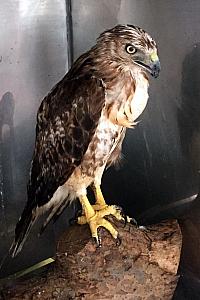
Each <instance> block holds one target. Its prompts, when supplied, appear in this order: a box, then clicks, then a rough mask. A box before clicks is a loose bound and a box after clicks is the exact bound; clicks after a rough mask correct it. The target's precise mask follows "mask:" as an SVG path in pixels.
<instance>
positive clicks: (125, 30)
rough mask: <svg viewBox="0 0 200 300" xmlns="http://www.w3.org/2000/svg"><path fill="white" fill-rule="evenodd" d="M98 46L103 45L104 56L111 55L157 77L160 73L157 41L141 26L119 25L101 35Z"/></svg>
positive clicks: (127, 64)
mask: <svg viewBox="0 0 200 300" xmlns="http://www.w3.org/2000/svg"><path fill="white" fill-rule="evenodd" d="M98 46H101V49H102V51H101V52H102V56H105V57H106V56H109V57H110V59H111V60H112V59H113V60H114V61H118V62H119V63H121V64H122V65H123V66H127V67H129V68H131V67H132V68H133V69H134V68H136V69H138V68H139V69H140V70H141V69H142V70H144V71H145V72H148V73H150V74H151V75H152V76H153V77H155V78H156V77H158V75H159V72H160V62H159V58H158V55H157V46H156V43H155V41H154V40H153V39H152V37H151V36H150V35H149V34H148V33H146V32H145V31H144V30H143V29H141V28H140V27H137V26H133V25H117V26H115V27H114V28H112V29H110V30H106V31H105V32H103V33H102V34H101V35H100V36H99V38H98V40H97V47H98Z"/></svg>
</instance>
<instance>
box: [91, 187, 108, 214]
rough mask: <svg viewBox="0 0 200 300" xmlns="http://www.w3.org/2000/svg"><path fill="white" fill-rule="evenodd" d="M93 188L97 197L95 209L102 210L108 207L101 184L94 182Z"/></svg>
mask: <svg viewBox="0 0 200 300" xmlns="http://www.w3.org/2000/svg"><path fill="white" fill-rule="evenodd" d="M91 188H92V190H93V192H94V195H95V199H96V202H95V204H94V205H93V208H94V210H101V209H103V208H105V207H107V206H108V205H107V204H106V202H105V200H104V196H103V194H102V191H101V188H100V185H96V184H93V185H92V186H91Z"/></svg>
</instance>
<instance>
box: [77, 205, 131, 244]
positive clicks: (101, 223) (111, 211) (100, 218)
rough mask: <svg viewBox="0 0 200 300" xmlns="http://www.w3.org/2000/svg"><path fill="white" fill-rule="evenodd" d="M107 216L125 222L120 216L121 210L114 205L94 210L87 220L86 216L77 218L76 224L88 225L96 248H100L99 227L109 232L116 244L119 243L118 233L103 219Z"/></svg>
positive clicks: (121, 215)
mask: <svg viewBox="0 0 200 300" xmlns="http://www.w3.org/2000/svg"><path fill="white" fill-rule="evenodd" d="M93 207H94V206H93ZM108 215H112V216H114V217H115V218H116V219H117V220H119V221H124V222H125V217H124V216H123V214H122V210H121V208H119V207H118V206H115V205H106V206H105V207H104V208H102V207H101V209H100V210H96V209H95V212H94V215H93V216H92V217H90V218H88V219H87V218H86V216H81V217H78V224H80V225H83V224H86V223H88V224H89V226H90V230H91V233H92V237H93V238H94V239H95V240H96V242H97V245H98V246H101V240H100V238H99V236H98V228H99V227H104V228H106V229H107V230H108V231H109V232H110V234H111V235H112V237H113V238H114V239H116V240H117V242H118V243H119V242H120V239H119V234H118V231H117V230H116V229H115V228H114V226H113V225H112V224H111V222H109V221H108V220H106V219H105V218H104V217H105V216H108Z"/></svg>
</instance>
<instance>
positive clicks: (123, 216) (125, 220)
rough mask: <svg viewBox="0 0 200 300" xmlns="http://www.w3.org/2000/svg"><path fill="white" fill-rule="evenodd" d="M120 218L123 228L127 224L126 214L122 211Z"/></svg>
mask: <svg viewBox="0 0 200 300" xmlns="http://www.w3.org/2000/svg"><path fill="white" fill-rule="evenodd" d="M122 218H123V219H124V226H123V227H124V228H125V227H126V224H127V215H126V214H125V213H124V212H123V211H122Z"/></svg>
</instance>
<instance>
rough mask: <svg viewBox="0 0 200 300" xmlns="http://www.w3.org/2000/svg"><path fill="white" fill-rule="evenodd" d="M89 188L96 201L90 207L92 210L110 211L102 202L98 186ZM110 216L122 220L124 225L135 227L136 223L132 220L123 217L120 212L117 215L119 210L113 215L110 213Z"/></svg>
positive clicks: (102, 197) (103, 201) (102, 198)
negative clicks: (128, 224)
mask: <svg viewBox="0 0 200 300" xmlns="http://www.w3.org/2000/svg"><path fill="white" fill-rule="evenodd" d="M91 187H92V190H93V192H94V195H95V199H96V202H95V204H94V205H93V206H92V207H93V208H94V210H95V211H96V210H102V209H105V208H107V210H108V212H109V209H110V208H109V207H110V206H109V205H107V204H106V202H105V200H104V196H103V194H102V191H101V188H100V185H97V184H93V185H92V186H91ZM115 207H116V206H115ZM108 214H109V213H108ZM110 214H111V215H113V216H115V217H116V218H117V219H118V220H123V221H124V222H125V223H126V222H128V223H132V224H134V225H137V221H136V220H135V219H134V218H130V217H129V216H125V215H123V214H122V211H121V214H120V215H119V209H117V210H116V211H115V212H114V214H113V213H110Z"/></svg>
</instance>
